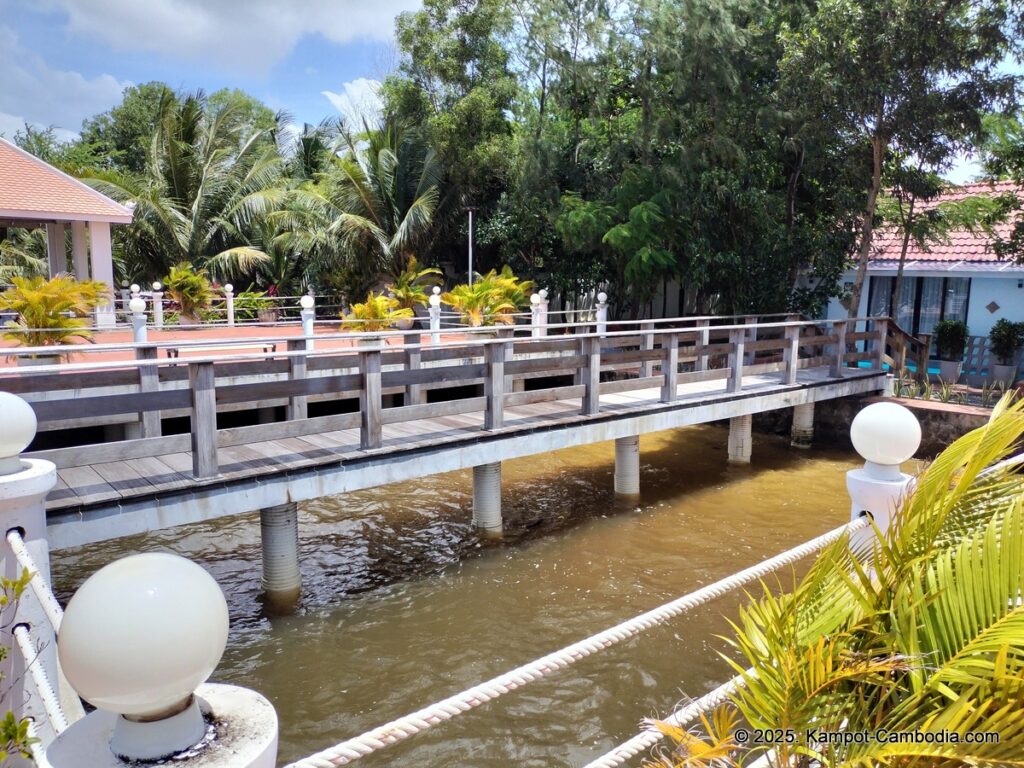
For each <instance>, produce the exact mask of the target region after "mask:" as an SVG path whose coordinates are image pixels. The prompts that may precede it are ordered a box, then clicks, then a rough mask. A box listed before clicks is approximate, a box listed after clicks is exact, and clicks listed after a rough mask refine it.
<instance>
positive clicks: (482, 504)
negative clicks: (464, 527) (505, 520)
mask: <svg viewBox="0 0 1024 768" xmlns="http://www.w3.org/2000/svg"><path fill="white" fill-rule="evenodd" d="M473 525H475V526H476V527H477V528H480V529H481V530H482V531H483V532H484V534H486V535H489V536H501V462H500V461H496V462H494V463H493V464H481V465H480V466H477V467H473Z"/></svg>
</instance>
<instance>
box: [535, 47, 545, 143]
mask: <svg viewBox="0 0 1024 768" xmlns="http://www.w3.org/2000/svg"><path fill="white" fill-rule="evenodd" d="M547 95H548V55H547V48H545V50H544V63H543V64H541V67H540V108H539V110H538V115H537V131H536V133H535V134H534V138H535V139H536V140H537V141H540V132H541V126H543V125H544V105H545V102H546V100H547Z"/></svg>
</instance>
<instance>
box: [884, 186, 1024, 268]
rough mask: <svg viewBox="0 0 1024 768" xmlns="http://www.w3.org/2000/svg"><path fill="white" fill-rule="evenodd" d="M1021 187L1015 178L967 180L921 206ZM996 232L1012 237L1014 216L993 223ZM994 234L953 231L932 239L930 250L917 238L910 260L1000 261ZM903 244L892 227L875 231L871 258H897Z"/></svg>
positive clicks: (909, 252)
mask: <svg viewBox="0 0 1024 768" xmlns="http://www.w3.org/2000/svg"><path fill="white" fill-rule="evenodd" d="M1020 191H1021V190H1019V189H1018V188H1017V186H1016V185H1015V184H1014V183H1013V182H1011V181H996V182H987V181H985V182H977V183H974V184H964V185H963V186H959V187H951V188H950V189H949V190H948V191H946V192H945V193H943V194H942V195H941V196H940V197H938V198H936V199H935V200H930V201H929V202H927V203H924V204H923V205H920V204H919V209H921V210H927V209H928V208H932V207H934V206H936V205H938V204H939V203H943V202H949V201H952V200H962V199H963V198H965V197H970V196H973V195H991V196H996V195H1002V194H1005V193H1007V192H1014V193H1018V194H1019V193H1020ZM993 229H994V232H995V234H996V236H998V237H1008V236H1009V234H1010V232H1011V231H1012V229H1013V218H1012V217H1011V219H1010V220H1009V221H1006V222H1002V223H1000V224H997V225H995V226H994V227H993ZM992 242H993V238H992V237H990V236H989V235H986V234H985V233H984V232H981V231H980V230H979V231H978V232H970V231H969V230H965V229H960V230H955V231H953V232H950V233H949V241H948V242H943V241H938V242H932V243H929V244H928V250H925V249H923V248H921V247H920V246H918V245H916V244H915V243H914V241H913V240H911V241H910V245H909V247H908V248H907V263H910V262H942V263H949V262H961V261H967V262H975V263H981V262H997V263H1002V262H1000V260H999V258H998V257H997V256H996V254H995V250H994V249H993V247H992ZM902 247H903V238H902V236H901V235H900V234H899V233H898V232H896V231H894V230H892V229H880V230H878V231H877V232H875V239H874V243H873V248H872V250H873V253H872V255H871V262H872V263H877V262H890V261H891V262H896V261H899V258H900V250H901V249H902Z"/></svg>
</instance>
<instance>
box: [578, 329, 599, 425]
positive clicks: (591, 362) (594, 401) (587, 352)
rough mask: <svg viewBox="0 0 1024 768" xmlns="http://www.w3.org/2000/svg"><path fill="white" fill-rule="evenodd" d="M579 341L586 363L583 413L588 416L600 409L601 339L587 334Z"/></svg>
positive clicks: (584, 369)
mask: <svg viewBox="0 0 1024 768" xmlns="http://www.w3.org/2000/svg"><path fill="white" fill-rule="evenodd" d="M580 341H581V346H582V351H583V356H584V357H585V358H586V364H585V366H584V368H583V386H584V387H585V388H586V391H585V392H584V393H583V415H584V416H590V415H592V414H595V413H597V412H598V411H599V410H601V339H600V337H598V336H587V337H585V338H583V339H581V340H580Z"/></svg>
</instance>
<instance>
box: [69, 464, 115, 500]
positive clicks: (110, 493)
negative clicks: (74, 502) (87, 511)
mask: <svg viewBox="0 0 1024 768" xmlns="http://www.w3.org/2000/svg"><path fill="white" fill-rule="evenodd" d="M57 476H58V477H59V478H60V479H61V480H63V481H64V482H65V483H67V485H68V488H72V489H74V491H75V494H76V495H77V496H78V498H79V500H80V502H81V503H82V504H97V503H100V502H103V501H111V500H113V499H120V498H121V494H119V493H118V492H117V491H115V490H114V489H113V488H111V487H110V484H109V483H108V482H107V481H106V480H104V479H103V478H102V477H100V475H99V473H97V472H96V470H95V469H93V468H92V467H65V468H64V469H58V470H57Z"/></svg>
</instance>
